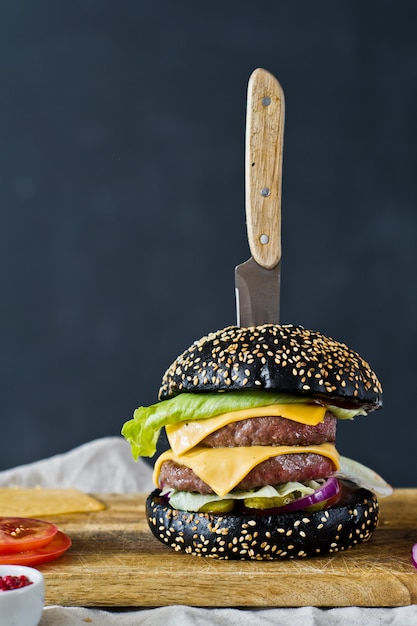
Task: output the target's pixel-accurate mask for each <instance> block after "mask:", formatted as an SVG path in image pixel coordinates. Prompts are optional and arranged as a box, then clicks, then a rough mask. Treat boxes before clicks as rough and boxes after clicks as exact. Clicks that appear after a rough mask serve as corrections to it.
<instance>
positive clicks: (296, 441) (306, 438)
mask: <svg viewBox="0 0 417 626" xmlns="http://www.w3.org/2000/svg"><path fill="white" fill-rule="evenodd" d="M336 420H337V418H336V417H335V416H334V415H333V414H332V413H330V412H329V411H327V412H326V414H325V416H324V420H323V421H322V422H320V423H319V424H317V425H316V426H308V425H307V424H300V423H298V422H294V421H293V420H289V419H286V418H284V417H251V418H248V419H245V420H241V421H239V422H232V423H231V424H227V425H226V426H223V428H219V430H216V431H215V432H213V433H211V434H210V435H208V436H207V437H206V438H205V439H203V441H201V442H200V443H199V445H200V446H205V447H208V448H226V447H237V446H301V445H303V446H308V445H315V444H319V443H325V442H329V443H335V441H336Z"/></svg>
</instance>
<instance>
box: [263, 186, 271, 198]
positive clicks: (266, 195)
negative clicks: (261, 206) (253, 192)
mask: <svg viewBox="0 0 417 626" xmlns="http://www.w3.org/2000/svg"><path fill="white" fill-rule="evenodd" d="M270 193H271V191H270V189H269V187H262V189H261V196H264V198H267V197H268V196H269V194H270Z"/></svg>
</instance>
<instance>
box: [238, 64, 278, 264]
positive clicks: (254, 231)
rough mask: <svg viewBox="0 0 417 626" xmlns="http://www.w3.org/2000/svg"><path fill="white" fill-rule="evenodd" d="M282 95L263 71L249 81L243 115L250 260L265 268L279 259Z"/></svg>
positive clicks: (275, 83) (275, 82)
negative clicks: (252, 259)
mask: <svg viewBox="0 0 417 626" xmlns="http://www.w3.org/2000/svg"><path fill="white" fill-rule="evenodd" d="M284 117H285V100H284V92H283V90H282V87H281V85H280V84H279V82H278V81H277V79H276V78H275V77H274V76H272V74H270V73H269V72H267V71H266V70H264V69H261V68H258V69H256V70H255V71H254V72H253V73H252V74H251V76H250V78H249V83H248V98H247V112H246V150H245V196H246V221H247V231H248V242H249V248H250V251H251V254H252V257H253V258H254V259H255V261H256V262H257V263H258V264H259V265H261V266H262V267H264V268H266V269H272V268H273V267H275V266H276V265H277V264H278V263H279V261H280V259H281V190H282V152H283V144H284Z"/></svg>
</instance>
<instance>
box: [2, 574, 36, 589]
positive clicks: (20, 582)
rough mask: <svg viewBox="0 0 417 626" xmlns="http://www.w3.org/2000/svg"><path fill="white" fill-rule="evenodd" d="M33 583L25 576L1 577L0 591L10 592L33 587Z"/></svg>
mask: <svg viewBox="0 0 417 626" xmlns="http://www.w3.org/2000/svg"><path fill="white" fill-rule="evenodd" d="M31 584H32V581H31V580H29V578H28V577H27V576H24V575H23V574H22V575H20V576H10V575H7V576H0V591H10V590H12V589H20V588H21V587H27V585H31Z"/></svg>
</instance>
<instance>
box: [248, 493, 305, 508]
mask: <svg viewBox="0 0 417 626" xmlns="http://www.w3.org/2000/svg"><path fill="white" fill-rule="evenodd" d="M294 499H295V498H294V497H293V494H288V495H287V496H283V497H281V498H280V497H279V496H277V497H274V498H256V497H255V498H245V499H244V503H245V507H246V508H248V509H274V508H276V507H279V506H284V504H289V503H290V502H292V501H293V500H294Z"/></svg>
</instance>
